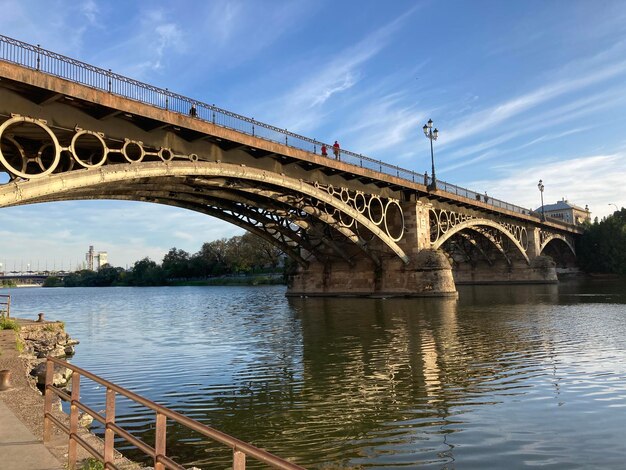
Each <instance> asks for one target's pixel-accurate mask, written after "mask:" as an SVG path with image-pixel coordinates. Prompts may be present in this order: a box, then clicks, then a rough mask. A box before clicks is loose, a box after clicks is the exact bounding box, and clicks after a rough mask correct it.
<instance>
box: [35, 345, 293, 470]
mask: <svg viewBox="0 0 626 470" xmlns="http://www.w3.org/2000/svg"><path fill="white" fill-rule="evenodd" d="M55 365H57V366H60V367H65V368H68V369H71V370H72V372H73V373H72V382H71V385H72V388H71V394H67V393H66V392H64V391H63V390H61V389H59V388H57V387H55V386H54V385H53V383H52V380H53V376H54V367H55ZM81 377H86V378H88V379H91V380H93V381H94V382H96V383H98V384H100V385H102V386H103V387H104V388H105V389H106V392H105V394H106V395H105V399H106V407H105V415H104V416H102V415H101V414H100V413H98V412H97V411H94V410H93V409H91V408H89V407H88V406H86V405H85V404H84V403H82V402H81V401H80V378H81ZM53 394H55V395H57V396H58V397H60V398H61V399H62V400H65V401H68V402H69V403H70V416H69V427H68V426H66V425H65V424H64V423H62V422H61V421H60V420H59V419H57V418H56V417H55V416H54V415H53V414H52V395H53ZM116 394H119V395H122V396H124V397H126V398H129V399H130V400H133V401H135V402H136V403H138V404H140V405H143V406H145V407H147V408H149V409H151V410H153V411H154V412H155V443H154V446H151V445H149V444H147V443H146V442H144V441H142V440H139V439H138V438H137V437H135V436H134V435H132V434H131V433H130V432H128V431H126V430H124V429H123V428H122V427H121V426H118V425H117V424H115V398H116ZM79 410H82V411H83V412H85V413H87V414H88V415H89V416H91V417H92V418H93V419H95V420H96V421H98V422H100V423H102V424H103V425H104V452H103V453H100V452H99V451H98V450H97V449H95V448H94V447H93V446H92V445H91V444H89V443H88V442H87V441H86V440H85V439H83V438H82V437H80V436H79V435H78V417H79ZM168 419H170V420H172V421H175V422H177V423H179V424H181V425H183V426H185V427H187V428H189V429H191V430H193V431H196V432H198V433H199V434H202V435H203V436H206V437H208V438H210V439H212V440H214V441H216V442H218V443H221V444H223V445H224V446H227V447H230V448H231V449H232V451H233V464H232V469H233V470H244V469H245V468H246V457H251V458H253V459H255V460H257V461H259V462H261V463H264V464H266V465H269V466H271V467H273V468H278V469H285V470H302V469H303V467H300V466H298V465H296V464H293V463H291V462H288V461H287V460H283V459H281V458H279V457H276V456H275V455H272V454H270V453H269V452H266V451H264V450H261V449H259V448H257V447H255V446H253V445H251V444H247V443H245V442H243V441H240V440H239V439H236V438H234V437H232V436H229V435H228V434H225V433H223V432H221V431H218V430H216V429H213V428H210V427H208V426H205V425H204V424H201V423H199V422H198V421H195V420H193V419H191V418H188V417H186V416H184V415H182V414H180V413H177V412H176V411H172V410H170V409H168V408H165V407H164V406H161V405H157V404H156V403H154V402H153V401H150V400H148V399H146V398H144V397H142V396H139V395H137V394H136V393H133V392H131V391H129V390H126V389H125V388H122V387H120V386H118V385H115V384H113V383H111V382H109V381H107V380H104V379H102V378H100V377H98V376H97V375H94V374H92V373H90V372H88V371H86V370H84V369H81V368H80V367H77V366H75V365H72V364H70V363H68V362H65V361H62V360H60V359H56V358H53V357H48V360H47V363H46V385H45V401H44V423H43V426H44V428H43V440H44V442H49V441H50V439H51V438H52V425H53V424H55V425H56V426H57V427H58V428H59V429H61V430H62V431H63V432H64V433H65V434H67V435H68V436H69V444H68V454H67V460H68V467H69V469H70V470H73V469H75V468H76V461H77V445H78V444H80V446H81V447H83V448H84V449H85V450H86V451H87V452H89V453H90V454H91V455H93V456H94V457H95V458H96V459H98V460H100V461H101V462H103V463H104V468H105V469H114V470H117V469H118V467H116V466H115V464H114V454H115V452H114V450H115V449H114V439H115V436H116V435H117V436H121V437H122V438H124V439H125V440H126V441H127V442H129V443H130V444H132V445H134V446H135V447H137V448H138V449H139V450H141V451H142V452H143V453H144V454H146V455H148V456H150V457H152V459H153V460H154V469H155V470H165V469H175V470H185V469H184V467H182V466H181V465H179V464H177V463H176V462H174V461H173V460H172V459H170V458H169V457H167V455H166V445H165V443H166V437H167V435H166V432H167V420H168Z"/></svg>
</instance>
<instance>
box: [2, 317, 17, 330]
mask: <svg viewBox="0 0 626 470" xmlns="http://www.w3.org/2000/svg"><path fill="white" fill-rule="evenodd" d="M0 330H13V331H20V325H19V324H18V323H17V322H16V321H15V320H11V319H10V318H4V317H2V318H0Z"/></svg>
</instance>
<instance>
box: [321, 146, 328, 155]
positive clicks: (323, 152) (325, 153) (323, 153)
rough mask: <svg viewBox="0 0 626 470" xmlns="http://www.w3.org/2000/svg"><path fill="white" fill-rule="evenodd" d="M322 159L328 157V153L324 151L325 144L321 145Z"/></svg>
mask: <svg viewBox="0 0 626 470" xmlns="http://www.w3.org/2000/svg"><path fill="white" fill-rule="evenodd" d="M321 150H322V157H327V156H328V151H327V150H326V144H322V149H321Z"/></svg>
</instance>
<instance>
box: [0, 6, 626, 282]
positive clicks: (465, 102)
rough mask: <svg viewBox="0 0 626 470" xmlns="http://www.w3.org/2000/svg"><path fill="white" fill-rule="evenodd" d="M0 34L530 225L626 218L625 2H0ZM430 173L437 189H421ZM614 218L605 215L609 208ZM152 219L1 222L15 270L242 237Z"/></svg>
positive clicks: (0, 252)
mask: <svg viewBox="0 0 626 470" xmlns="http://www.w3.org/2000/svg"><path fill="white" fill-rule="evenodd" d="M0 11H2V12H3V14H2V15H0V34H3V35H5V36H9V37H12V38H15V39H19V40H21V41H24V42H28V43H31V44H40V45H41V47H43V48H45V49H49V50H52V51H55V52H58V53H61V54H64V55H66V56H70V57H73V58H76V59H79V60H82V61H83V62H87V63H90V64H93V65H96V66H98V67H101V68H104V69H109V68H110V69H112V70H113V71H114V72H117V73H119V74H122V75H126V76H129V77H132V78H134V79H137V80H140V81H144V82H147V83H150V84H152V85H156V86H159V87H162V88H168V89H169V90H172V91H175V92H177V93H180V94H183V95H186V96H189V97H192V98H195V99H197V100H200V101H203V102H206V103H210V104H215V105H217V106H219V107H221V108H224V109H228V110H230V111H233V112H236V113H238V114H242V115H245V116H250V117H254V118H255V119H256V120H259V121H262V122H266V123H269V124H272V125H274V126H277V127H279V128H286V129H289V130H290V131H292V132H295V133H298V134H302V135H305V136H309V137H312V138H316V139H318V140H322V141H326V142H333V141H334V140H335V139H338V140H339V141H340V143H341V146H342V147H343V148H345V149H349V150H352V151H354V152H357V153H360V154H364V155H367V156H369V157H372V158H376V159H380V160H383V161H385V162H388V163H391V164H394V165H399V166H401V167H403V168H407V169H411V170H415V171H418V172H420V173H423V172H424V171H426V170H430V146H429V142H428V139H427V138H425V136H424V134H423V132H422V126H423V125H424V124H425V123H426V121H428V119H432V120H433V121H434V126H435V127H437V128H438V129H439V139H438V140H437V141H436V142H435V144H434V155H435V165H436V173H437V178H438V179H439V180H444V181H447V182H449V183H452V184H456V185H459V186H463V187H467V188H470V189H472V190H475V191H478V192H481V193H482V192H485V191H486V192H487V193H488V194H489V195H490V196H492V197H495V198H498V199H502V200H505V201H508V202H511V203H514V204H517V205H520V206H523V207H529V208H536V207H538V206H540V203H541V201H540V193H539V190H538V189H537V183H538V181H539V179H541V180H543V183H544V185H545V190H544V194H543V196H544V201H545V203H546V204H549V203H555V202H557V201H558V200H560V199H563V198H565V199H567V200H569V201H570V202H572V203H574V204H576V205H578V206H581V207H585V205H588V206H589V209H590V210H591V212H592V217H594V216H598V217H600V218H602V217H604V216H607V215H609V214H610V213H612V212H613V210H614V209H615V206H618V207H622V206H625V205H626V184H625V183H626V181H625V177H626V158H625V157H626V132H625V129H626V128H625V125H624V123H626V2H623V1H620V0H615V1H610V0H602V1H595V2H594V1H591V0H588V1H576V0H526V1H521V0H519V1H495V0H489V1H486V0H471V1H470V0H466V1H447V0H423V1H420V0H411V1H408V0H394V1H393V2H383V1H378V0H343V1H339V0H206V1H201V0H197V1H192V0H187V1H185V0H177V1H176V2H172V1H165V0H152V1H141V0H137V1H131V2H129V1H126V0H107V1H97V0H88V1H82V2H81V1H79V0H32V1H31V0H0ZM429 172H430V171H429ZM614 205H615V206H614ZM242 233H243V232H242V230H241V229H239V228H237V227H235V226H233V225H230V224H228V223H226V222H223V221H221V220H218V219H215V218H211V217H208V216H206V215H202V214H198V213H194V212H191V211H185V210H183V209H176V208H169V207H164V206H159V205H155V204H150V203H139V202H120V201H87V202H85V201H81V202H61V203H49V204H35V205H31V206H24V207H16V208H3V209H1V210H0V262H1V263H3V264H4V266H5V267H6V268H8V269H7V270H9V269H13V268H15V269H17V270H20V268H21V269H25V268H26V266H27V265H30V267H31V269H36V268H39V269H44V268H46V267H47V268H48V269H52V268H53V267H54V268H56V269H60V268H64V269H68V268H70V267H72V268H73V267H76V265H77V264H79V263H80V262H82V261H83V260H84V256H85V253H86V251H87V249H88V247H89V245H93V246H94V248H95V250H96V251H107V252H108V254H109V261H110V263H111V264H112V265H114V266H122V267H126V266H129V267H130V266H132V265H133V263H134V262H135V261H137V260H139V259H142V258H144V257H146V256H147V257H149V258H151V259H153V260H155V261H157V262H161V260H162V258H163V255H164V254H165V253H167V251H169V249H170V248H173V247H176V248H179V249H183V250H185V251H188V252H189V253H195V252H197V251H198V250H199V249H200V247H201V246H202V244H203V243H204V242H208V241H212V240H215V239H218V238H222V237H226V238H228V237H231V236H234V235H240V234H242Z"/></svg>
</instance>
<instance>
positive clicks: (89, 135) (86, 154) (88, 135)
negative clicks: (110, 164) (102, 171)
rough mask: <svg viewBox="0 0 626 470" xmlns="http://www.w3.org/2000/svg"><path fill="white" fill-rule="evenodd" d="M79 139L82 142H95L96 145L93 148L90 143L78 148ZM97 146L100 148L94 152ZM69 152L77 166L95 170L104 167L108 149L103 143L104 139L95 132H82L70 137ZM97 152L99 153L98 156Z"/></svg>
mask: <svg viewBox="0 0 626 470" xmlns="http://www.w3.org/2000/svg"><path fill="white" fill-rule="evenodd" d="M80 138H82V140H84V141H85V140H86V141H92V142H95V143H96V144H97V145H96V146H94V145H93V143H92V144H83V146H78V145H77V144H78V139H80ZM97 146H99V147H100V148H99V149H98V150H96V147H97ZM70 152H71V153H72V156H73V157H74V160H76V161H77V162H78V164H79V165H81V166H83V167H85V168H97V167H99V166H102V165H104V162H105V161H106V159H107V155H108V154H109V148H108V147H107V145H106V144H105V143H104V139H103V138H102V137H101V136H100V134H98V133H97V132H92V131H84V130H83V131H79V132H77V133H76V134H74V137H72V143H71V144H70ZM99 152H101V153H100V154H99Z"/></svg>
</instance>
